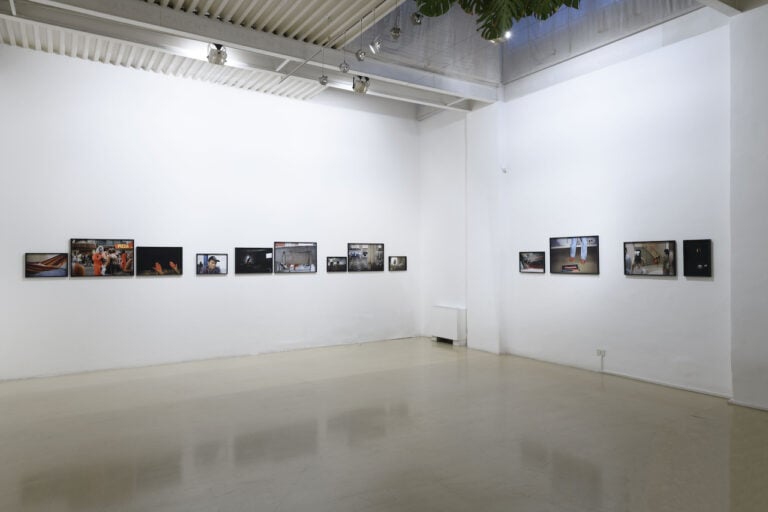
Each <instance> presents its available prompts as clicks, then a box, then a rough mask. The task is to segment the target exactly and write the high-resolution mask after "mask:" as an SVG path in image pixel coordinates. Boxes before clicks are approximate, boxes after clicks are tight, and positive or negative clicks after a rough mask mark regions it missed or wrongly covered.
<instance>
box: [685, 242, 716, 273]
mask: <svg viewBox="0 0 768 512" xmlns="http://www.w3.org/2000/svg"><path fill="white" fill-rule="evenodd" d="M683 275H684V276H687V277H712V240H709V239H706V240H683Z"/></svg>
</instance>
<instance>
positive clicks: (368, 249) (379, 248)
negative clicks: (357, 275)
mask: <svg viewBox="0 0 768 512" xmlns="http://www.w3.org/2000/svg"><path fill="white" fill-rule="evenodd" d="M347 258H348V260H347V261H348V267H347V268H348V270H349V271H350V272H383V271H384V244H365V243H350V244H347Z"/></svg>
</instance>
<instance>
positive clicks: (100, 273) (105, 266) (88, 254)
mask: <svg viewBox="0 0 768 512" xmlns="http://www.w3.org/2000/svg"><path fill="white" fill-rule="evenodd" d="M70 250H71V255H70V268H71V271H70V274H71V275H72V277H108V276H132V275H133V240H124V239H98V238H73V239H72V240H71V241H70Z"/></svg>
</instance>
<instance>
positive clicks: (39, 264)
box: [24, 252, 69, 277]
mask: <svg viewBox="0 0 768 512" xmlns="http://www.w3.org/2000/svg"><path fill="white" fill-rule="evenodd" d="M67 263H69V261H68V259H67V253H65V252H59V253H49V252H28V253H26V254H25V255H24V276H25V277H67V272H68V265H67Z"/></svg>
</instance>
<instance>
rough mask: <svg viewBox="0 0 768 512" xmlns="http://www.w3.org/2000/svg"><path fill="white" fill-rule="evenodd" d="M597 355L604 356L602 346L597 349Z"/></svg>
mask: <svg viewBox="0 0 768 512" xmlns="http://www.w3.org/2000/svg"><path fill="white" fill-rule="evenodd" d="M597 356H598V357H605V349H604V348H599V349H597Z"/></svg>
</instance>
